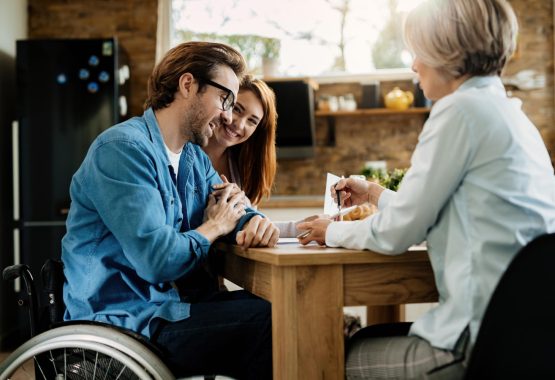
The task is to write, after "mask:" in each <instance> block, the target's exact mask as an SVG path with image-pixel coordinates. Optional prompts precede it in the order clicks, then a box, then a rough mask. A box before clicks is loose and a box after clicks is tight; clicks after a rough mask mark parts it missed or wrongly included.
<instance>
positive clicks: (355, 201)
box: [331, 178, 369, 207]
mask: <svg viewBox="0 0 555 380" xmlns="http://www.w3.org/2000/svg"><path fill="white" fill-rule="evenodd" d="M368 191H369V182H368V181H365V180H362V179H358V178H341V179H340V180H339V181H338V182H337V183H336V184H335V185H333V186H332V187H331V196H332V197H333V198H336V199H337V202H338V204H340V205H341V207H346V206H347V207H348V206H354V205H360V204H363V203H365V202H368Z"/></svg>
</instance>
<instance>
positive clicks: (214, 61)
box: [144, 41, 246, 110]
mask: <svg viewBox="0 0 555 380" xmlns="http://www.w3.org/2000/svg"><path fill="white" fill-rule="evenodd" d="M222 65H223V66H228V67H229V68H231V69H232V70H233V72H235V75H237V77H238V78H239V80H241V79H242V78H243V75H244V73H245V70H246V64H245V60H244V58H243V56H242V55H241V54H240V53H239V52H238V51H237V50H235V49H234V48H232V47H231V46H228V45H224V44H220V43H215V42H199V41H191V42H184V43H182V44H180V45H177V46H176V47H174V48H173V49H171V50H169V51H168V52H167V53H166V55H165V56H164V57H163V58H162V60H161V61H160V62H159V63H158V64H157V65H156V67H154V70H152V74H150V77H149V79H148V96H147V99H146V101H145V105H144V108H145V109H147V108H149V107H152V108H153V109H154V110H158V109H161V108H165V107H167V106H168V105H170V104H171V103H172V102H173V100H174V96H175V93H176V92H177V88H178V86H179V78H180V77H181V75H183V74H184V73H191V74H192V75H193V76H194V77H195V78H196V79H197V80H198V79H200V80H199V92H200V91H201V90H202V88H203V87H204V86H205V83H203V82H202V79H213V75H214V71H215V70H216V68H217V67H218V66H222Z"/></svg>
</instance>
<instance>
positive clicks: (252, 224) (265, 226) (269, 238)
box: [236, 215, 279, 249]
mask: <svg viewBox="0 0 555 380" xmlns="http://www.w3.org/2000/svg"><path fill="white" fill-rule="evenodd" d="M278 239H279V229H278V228H277V227H276V226H274V224H273V223H272V222H271V221H270V219H268V218H264V217H262V216H260V215H255V216H253V217H252V218H251V219H250V220H249V221H248V222H247V223H246V224H245V226H244V228H243V229H242V230H241V231H239V233H238V234H237V240H236V241H237V244H238V245H240V246H242V247H243V248H245V249H246V248H249V247H274V246H275V245H276V244H277V241H278Z"/></svg>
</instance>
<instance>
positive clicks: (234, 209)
mask: <svg viewBox="0 0 555 380" xmlns="http://www.w3.org/2000/svg"><path fill="white" fill-rule="evenodd" d="M232 190H233V188H232V186H226V187H225V188H224V189H222V191H221V193H220V197H219V198H218V200H216V197H215V196H214V194H210V195H209V196H208V205H207V206H206V209H205V210H204V222H203V223H202V225H200V226H199V227H198V228H197V231H198V232H200V233H201V234H203V235H204V236H206V238H207V239H208V240H210V241H211V242H213V241H215V240H216V239H217V238H219V237H220V236H222V235H226V234H228V233H229V232H231V231H232V230H233V229H234V228H235V226H236V225H237V222H238V221H239V219H240V218H241V217H242V216H243V215H245V206H244V204H243V198H244V194H243V192H239V193H236V194H235V195H232V196H230V194H231V192H232Z"/></svg>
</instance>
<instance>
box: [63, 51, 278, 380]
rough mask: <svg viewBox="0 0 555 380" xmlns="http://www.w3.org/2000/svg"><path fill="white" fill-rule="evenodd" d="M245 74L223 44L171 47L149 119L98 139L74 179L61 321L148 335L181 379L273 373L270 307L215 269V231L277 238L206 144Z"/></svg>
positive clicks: (261, 241) (154, 81)
mask: <svg viewBox="0 0 555 380" xmlns="http://www.w3.org/2000/svg"><path fill="white" fill-rule="evenodd" d="M244 71H245V62H244V59H243V58H242V57H241V55H240V54H239V53H238V52H237V51H235V50H234V49H232V48H230V47H229V46H226V45H222V44H216V43H205V42H187V43H183V44H181V45H178V46H177V47H175V48H173V49H172V50H170V51H169V52H168V53H167V54H166V56H165V57H164V58H163V59H162V60H161V62H160V63H159V64H158V65H157V66H156V67H155V68H154V70H153V72H152V74H151V77H150V78H149V82H148V98H147V100H146V103H145V111H144V114H143V115H142V116H141V117H134V118H132V119H130V120H127V121H125V122H123V123H121V124H118V125H116V126H113V127H112V128H109V129H108V130H106V131H105V132H103V133H102V134H101V135H99V136H98V137H97V138H96V139H95V141H94V142H93V143H92V144H91V147H90V149H89V151H88V153H87V156H86V157H85V159H84V161H83V163H82V165H81V167H80V168H79V169H78V170H77V172H76V173H75V175H74V176H73V179H72V182H71V186H70V194H71V200H72V203H71V208H70V211H69V215H68V219H67V234H66V235H65V237H64V238H63V241H62V261H63V264H64V274H65V278H66V281H65V284H64V291H63V298H64V303H65V306H66V311H65V315H64V319H65V320H90V321H98V322H104V323H108V324H112V325H115V326H119V327H123V328H127V329H130V330H132V331H135V332H137V333H139V334H141V335H142V336H144V337H146V338H148V339H149V340H150V341H151V342H152V343H153V344H154V345H156V346H157V347H158V348H160V350H161V351H162V353H163V357H162V359H163V360H164V361H165V362H166V364H167V365H168V366H169V368H170V369H171V370H172V372H173V373H174V375H176V376H191V375H197V374H214V373H217V374H223V375H227V376H231V377H235V378H239V379H267V378H271V376H272V354H271V347H272V343H271V309H270V304H269V303H268V302H266V301H264V300H262V299H260V298H257V297H255V296H253V295H250V294H248V293H246V292H243V291H238V292H219V291H218V287H217V284H216V283H217V279H216V278H212V277H210V276H209V274H208V273H207V270H206V268H207V262H208V260H207V258H208V252H209V248H210V246H211V244H212V243H213V242H214V241H215V240H216V239H218V238H222V237H225V238H226V239H230V240H231V241H234V242H236V243H238V244H240V245H242V246H244V247H245V248H247V247H249V246H257V245H258V246H273V245H275V244H276V242H277V239H278V236H279V232H278V230H277V228H276V227H275V226H274V225H273V224H272V223H271V222H270V221H269V220H268V219H267V218H265V217H264V215H262V214H261V213H259V212H257V211H255V210H253V209H251V208H249V207H246V205H245V197H244V193H243V192H242V191H241V190H240V189H239V188H238V187H237V186H236V185H235V184H231V183H227V181H226V182H225V183H224V182H222V180H221V179H220V177H219V175H218V173H217V172H216V171H215V170H214V168H213V167H212V164H211V163H210V160H209V158H208V156H206V154H204V152H203V151H202V149H201V146H203V145H205V144H206V143H207V141H208V138H209V137H210V136H211V135H212V133H213V130H214V128H221V126H222V125H223V124H226V123H229V122H230V121H231V116H232V115H231V112H232V110H233V107H234V104H235V99H236V97H237V92H238V89H239V83H240V79H241V77H242V75H243V72H244ZM212 280H214V281H212Z"/></svg>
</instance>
